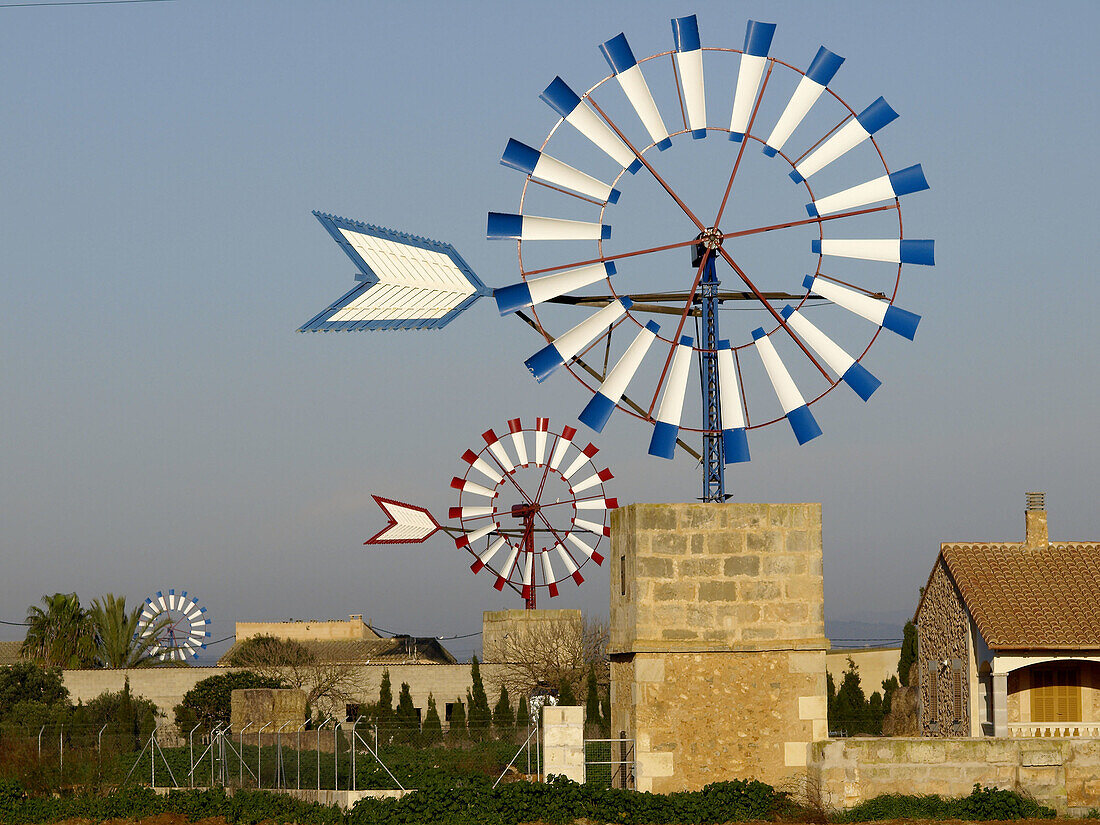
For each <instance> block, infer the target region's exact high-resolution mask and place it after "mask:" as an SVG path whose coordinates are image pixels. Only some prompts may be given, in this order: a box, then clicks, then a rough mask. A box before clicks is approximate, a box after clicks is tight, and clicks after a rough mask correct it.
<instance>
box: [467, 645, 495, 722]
mask: <svg viewBox="0 0 1100 825" xmlns="http://www.w3.org/2000/svg"><path fill="white" fill-rule="evenodd" d="M470 682H471V685H470V694H469V697H470V709H469V712H468V714H467V717H466V726H467V728H469V731H470V738H471V739H473V740H474V741H475V742H481V741H484V740H485V739H487V738H488V737H489V733H490V729H489V726H490V724H491V722H492V714H491V713H490V711H489V697H488V696H487V695H486V694H485V685H484V683H483V682H482V681H481V667H480V666H479V665H478V661H477V656H474V657H473V659H471V660H470Z"/></svg>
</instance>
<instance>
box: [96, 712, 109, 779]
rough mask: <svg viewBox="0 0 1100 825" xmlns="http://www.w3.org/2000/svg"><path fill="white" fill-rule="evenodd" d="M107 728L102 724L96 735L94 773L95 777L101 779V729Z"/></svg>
mask: <svg viewBox="0 0 1100 825" xmlns="http://www.w3.org/2000/svg"><path fill="white" fill-rule="evenodd" d="M105 730H107V726H106V725H104V726H103V727H101V728H100V729H99V735H98V736H96V745H95V775H96V779H99V780H102V779H103V731H105Z"/></svg>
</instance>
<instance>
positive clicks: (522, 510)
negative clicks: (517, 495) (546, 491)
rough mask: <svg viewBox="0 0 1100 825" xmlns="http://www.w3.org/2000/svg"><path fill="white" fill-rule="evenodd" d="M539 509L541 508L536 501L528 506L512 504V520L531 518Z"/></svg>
mask: <svg viewBox="0 0 1100 825" xmlns="http://www.w3.org/2000/svg"><path fill="white" fill-rule="evenodd" d="M540 509H542V508H541V507H540V506H539V503H538V502H537V501H534V502H531V503H530V504H513V505H512V518H524V517H526V516H533V515H535V513H537V512H538V511H539V510H540Z"/></svg>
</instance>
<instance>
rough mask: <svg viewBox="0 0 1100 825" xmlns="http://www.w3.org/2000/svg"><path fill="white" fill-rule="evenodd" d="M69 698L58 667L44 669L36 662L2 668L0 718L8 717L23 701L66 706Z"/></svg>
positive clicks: (47, 705) (1, 719) (49, 705)
mask: <svg viewBox="0 0 1100 825" xmlns="http://www.w3.org/2000/svg"><path fill="white" fill-rule="evenodd" d="M68 700H69V691H68V690H66V689H65V686H64V685H62V683H61V671H60V670H59V669H57V668H49V669H43V668H41V667H39V666H38V665H36V664H34V663H33V662H19V663H18V664H14V665H11V666H9V667H2V668H0V722H4V721H5V720H7V719H8V717H9V716H11V715H12V712H13V710H14V708H15V706H16V705H17V704H18V703H20V702H36V703H39V704H41V705H45V706H46V707H53V706H56V705H61V706H66V707H67V706H68Z"/></svg>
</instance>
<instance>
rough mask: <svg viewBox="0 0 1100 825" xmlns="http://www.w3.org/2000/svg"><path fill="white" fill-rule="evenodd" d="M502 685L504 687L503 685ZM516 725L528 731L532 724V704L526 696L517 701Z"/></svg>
mask: <svg viewBox="0 0 1100 825" xmlns="http://www.w3.org/2000/svg"><path fill="white" fill-rule="evenodd" d="M501 687H504V686H503V685H501ZM516 704H517V705H518V707H517V708H516V727H517V728H518V729H519V730H522V731H526V730H527V727H528V725H530V724H531V706H530V704H529V702H528V699H527V697H526V696H521V697H519V702H517V703H516Z"/></svg>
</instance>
